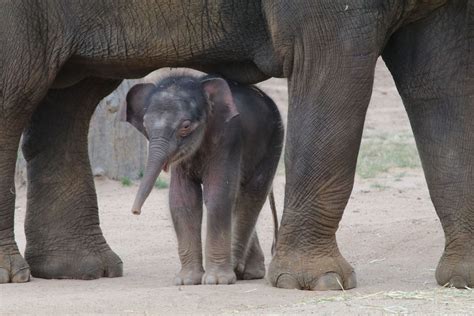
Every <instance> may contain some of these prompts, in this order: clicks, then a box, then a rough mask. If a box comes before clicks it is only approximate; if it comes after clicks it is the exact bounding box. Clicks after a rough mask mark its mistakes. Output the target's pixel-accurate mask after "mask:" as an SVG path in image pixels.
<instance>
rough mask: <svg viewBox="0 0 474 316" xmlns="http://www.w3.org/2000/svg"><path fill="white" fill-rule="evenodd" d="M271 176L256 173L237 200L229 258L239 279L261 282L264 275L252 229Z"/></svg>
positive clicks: (262, 259)
mask: <svg viewBox="0 0 474 316" xmlns="http://www.w3.org/2000/svg"><path fill="white" fill-rule="evenodd" d="M271 175H272V173H270V174H267V175H265V176H262V174H261V173H256V176H255V177H254V178H253V179H252V180H251V181H249V183H248V184H246V185H245V186H244V187H242V188H241V191H240V194H239V197H238V200H237V205H236V208H235V212H234V216H233V227H232V232H233V236H232V258H233V263H234V270H235V273H236V275H237V278H238V279H239V280H251V279H262V278H263V277H264V276H265V262H264V261H265V258H264V255H263V251H262V248H261V247H260V243H259V241H258V237H257V232H256V231H255V226H256V223H257V218H258V215H259V214H260V210H261V209H262V207H263V205H264V204H265V199H266V197H267V194H268V193H267V192H268V190H269V187H270V185H271V181H272V176H271Z"/></svg>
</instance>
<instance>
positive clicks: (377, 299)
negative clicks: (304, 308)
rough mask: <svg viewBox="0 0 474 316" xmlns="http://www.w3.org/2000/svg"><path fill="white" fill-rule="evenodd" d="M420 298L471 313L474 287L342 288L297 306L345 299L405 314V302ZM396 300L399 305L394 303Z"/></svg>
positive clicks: (436, 304) (385, 311)
mask: <svg viewBox="0 0 474 316" xmlns="http://www.w3.org/2000/svg"><path fill="white" fill-rule="evenodd" d="M414 300H418V301H423V302H424V303H425V304H430V305H431V304H434V305H435V306H439V307H440V308H441V307H447V306H448V307H449V308H450V311H455V312H459V313H473V312H474V290H473V289H470V288H466V289H456V288H450V287H444V288H440V289H435V290H420V291H384V292H377V293H371V294H366V295H362V294H360V293H357V292H346V291H343V292H342V293H341V294H339V295H335V296H322V297H316V298H312V299H310V300H308V301H305V302H302V303H300V304H299V305H310V304H313V305H314V304H330V303H333V302H345V303H346V304H348V303H352V304H351V305H355V306H358V307H360V308H365V309H377V310H379V311H381V312H384V313H390V314H407V313H411V312H413V311H410V308H409V307H407V306H403V305H411V307H413V304H412V303H411V304H409V301H414ZM395 302H400V303H402V304H403V305H402V304H394V303H395Z"/></svg>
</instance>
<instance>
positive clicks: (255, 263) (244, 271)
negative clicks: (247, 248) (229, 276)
mask: <svg viewBox="0 0 474 316" xmlns="http://www.w3.org/2000/svg"><path fill="white" fill-rule="evenodd" d="M235 274H236V275H237V279H238V280H255V279H263V278H264V277H265V258H264V257H263V254H261V255H258V254H253V253H252V254H251V255H250V256H249V257H248V258H247V261H246V262H245V263H239V264H237V266H236V267H235Z"/></svg>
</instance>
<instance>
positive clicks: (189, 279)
mask: <svg viewBox="0 0 474 316" xmlns="http://www.w3.org/2000/svg"><path fill="white" fill-rule="evenodd" d="M169 194H170V211H171V217H172V218H173V224H174V228H175V231H176V236H177V239H178V253H179V260H180V261H181V271H180V272H179V273H178V274H177V275H176V278H175V284H176V285H194V284H201V280H202V276H203V274H204V269H203V267H202V243H201V222H202V190H201V185H200V184H199V183H197V182H195V181H193V180H191V179H189V178H188V177H187V176H186V175H185V174H184V173H183V172H180V170H174V172H173V173H172V176H171V184H170V193H169Z"/></svg>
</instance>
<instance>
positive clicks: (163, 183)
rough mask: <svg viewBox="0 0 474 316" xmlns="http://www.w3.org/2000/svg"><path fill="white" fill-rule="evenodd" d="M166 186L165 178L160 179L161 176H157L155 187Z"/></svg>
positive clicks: (163, 187)
mask: <svg viewBox="0 0 474 316" xmlns="http://www.w3.org/2000/svg"><path fill="white" fill-rule="evenodd" d="M167 187H168V182H166V181H165V180H163V179H161V178H158V179H157V180H156V182H155V188H157V189H158V190H160V189H166V188H167Z"/></svg>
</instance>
